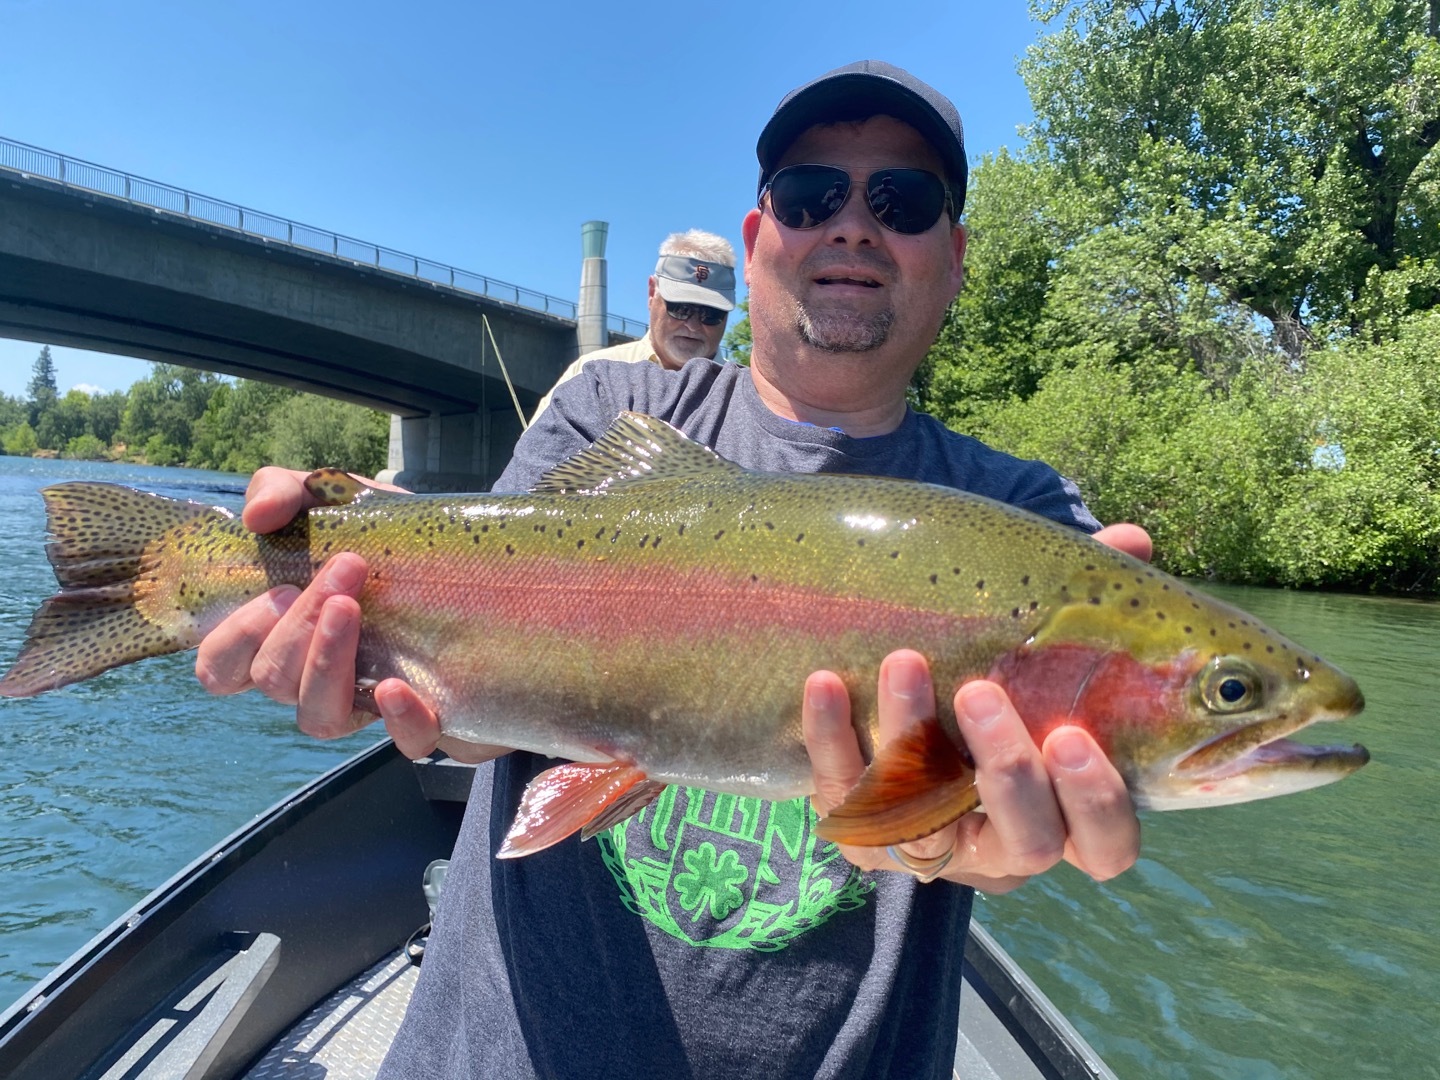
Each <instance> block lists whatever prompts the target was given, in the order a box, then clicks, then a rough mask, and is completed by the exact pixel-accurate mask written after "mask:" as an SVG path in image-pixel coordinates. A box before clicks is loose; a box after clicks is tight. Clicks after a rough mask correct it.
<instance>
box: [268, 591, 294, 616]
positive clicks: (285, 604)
mask: <svg viewBox="0 0 1440 1080" xmlns="http://www.w3.org/2000/svg"><path fill="white" fill-rule="evenodd" d="M269 597H270V610H271V611H273V612H274V613H275V614H276V615H284V614H285V613H286V612H287V611H289V610H290V609H291V608H292V607H294V606H295V601H296V600H298V599H299V598H300V590H299V589H297V588H296V587H295V586H294V585H281V586H280V587H279V588H277V589H271V590H270V592H269Z"/></svg>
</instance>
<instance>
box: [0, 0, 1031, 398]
mask: <svg viewBox="0 0 1440 1080" xmlns="http://www.w3.org/2000/svg"><path fill="white" fill-rule="evenodd" d="M1036 33H1037V27H1036V26H1035V24H1033V23H1031V22H1030V21H1029V18H1028V16H1027V12H1026V5H1025V4H1024V3H1023V2H1021V0H1001V2H999V3H988V4H982V3H976V2H956V0H908V2H905V3H893V2H892V3H888V4H884V3H882V4H876V3H874V2H873V0H871V2H864V3H857V2H852V0H838V2H834V3H829V4H824V5H817V4H814V3H785V2H778V3H777V2H773V0H771V2H766V3H752V2H749V0H745V2H742V3H731V4H727V5H725V6H724V7H718V8H717V7H706V6H704V5H696V4H676V3H666V4H660V3H653V2H645V3H630V4H623V5H617V4H605V3H591V4H577V3H569V2H563V0H562V2H560V3H524V2H522V3H516V4H503V5H501V4H481V3H474V2H473V0H472V2H469V3H461V2H457V0H444V2H431V3H427V2H424V0H420V2H416V3H412V4H407V5H397V4H394V3H378V2H371V0H352V2H347V3H343V4H341V3H336V2H334V0H306V2H301V3H296V2H295V0H286V2H284V3H279V2H275V0H253V2H250V3H247V4H244V5H240V6H236V5H233V4H196V3H193V2H187V3H172V2H162V0H131V2H130V3H125V4H113V3H109V2H102V0H0V41H3V42H4V57H5V60H4V63H3V64H0V103H3V104H0V135H4V136H6V137H8V138H11V139H16V140H19V141H21V142H27V143H31V144H33V145H36V146H40V147H43V148H45V149H48V150H54V151H57V152H60V153H64V154H68V155H70V156H72V157H77V158H81V159H84V160H88V161H92V162H95V163H97V164H100V165H106V166H109V167H111V168H115V169H119V170H122V171H125V172H129V173H133V174H136V175H139V176H143V177H147V178H149V179H153V180H159V181H163V182H165V183H169V184H174V185H177V186H179V187H183V188H187V189H189V190H191V191H196V192H200V193H202V194H206V195H210V196H213V197H216V198H220V199H224V200H227V201H229V202H234V203H240V204H242V205H244V206H247V207H250V208H253V209H256V210H264V211H268V212H270V213H274V214H278V215H280V216H282V217H287V218H290V219H292V220H295V221H300V222H304V223H306V224H310V225H315V226H318V227H321V228H324V229H329V230H332V231H335V232H339V233H343V234H347V235H349V236H353V237H356V238H359V239H362V240H367V241H371V242H374V243H379V244H383V245H385V246H387V247H391V248H395V249H398V250H400V251H404V252H407V253H411V254H416V255H421V256H424V257H426V258H430V259H435V260H437V261H439V262H443V263H450V264H452V265H454V266H458V267H461V268H463V269H467V270H473V271H475V272H477V273H481V274H488V275H489V276H491V277H495V278H500V279H502V280H505V281H510V282H514V283H516V284H519V285H522V286H525V287H526V288H530V289H536V290H539V291H541V292H547V293H552V294H554V295H558V296H564V297H572V298H573V297H574V296H575V295H576V293H577V291H578V286H579V276H580V225H581V223H582V222H585V221H588V220H591V219H596V218H598V219H600V220H603V221H608V222H609V223H610V238H609V247H608V251H607V255H608V258H609V283H610V309H611V311H613V312H615V313H616V314H619V315H628V316H630V317H632V318H640V319H643V318H644V316H645V279H646V277H647V276H648V275H649V273H650V271H651V269H652V268H653V266H654V261H655V248H656V247H657V246H658V244H659V243H660V241H661V240H662V239H663V238H664V237H665V235H666V234H667V233H669V232H672V231H675V230H678V229H685V228H691V227H698V228H703V229H709V230H711V231H713V232H718V233H720V234H722V235H724V236H726V237H728V238H729V239H730V240H731V242H732V243H733V244H735V246H736V249H737V250H739V248H740V219H741V217H742V216H743V215H744V213H745V211H746V210H747V209H749V207H750V206H751V205H752V204H753V202H754V195H755V176H756V165H755V138H756V136H757V135H758V134H759V132H760V128H761V127H762V126H763V125H764V123H765V121H766V120H767V119H768V118H769V116H770V114H771V112H772V111H773V110H774V107H775V105H776V103H777V102H778V101H779V99H780V98H781V97H782V96H783V95H784V94H785V93H786V91H788V90H790V89H792V88H793V87H795V86H797V85H799V84H800V83H803V82H805V81H807V80H808V79H811V78H813V77H814V76H816V75H818V74H820V73H822V72H824V71H826V70H828V69H830V68H832V67H837V66H839V65H841V64H845V63H849V62H850V61H852V60H858V59H862V58H872V57H873V58H878V59H884V60H888V61H890V62H892V63H895V64H899V65H900V66H901V67H904V68H908V69H909V70H911V71H913V72H915V73H916V74H917V75H919V76H920V77H921V78H924V79H925V80H926V81H928V82H930V83H932V84H934V85H935V86H937V87H938V88H939V89H941V90H942V91H944V92H945V93H946V94H948V95H949V96H950V97H951V98H952V99H953V100H954V101H955V103H956V105H957V106H959V109H960V114H961V116H962V117H963V118H964V121H965V126H966V136H967V138H966V142H967V148H968V150H969V151H970V154H971V157H972V159H974V158H978V157H979V156H980V155H981V154H983V153H987V152H990V151H993V150H995V149H997V148H999V147H1000V146H1002V145H1008V146H1011V147H1015V146H1017V145H1018V144H1019V139H1018V137H1017V135H1016V127H1017V126H1018V125H1020V124H1024V123H1026V122H1028V121H1029V120H1030V118H1031V112H1030V102H1029V98H1028V95H1027V94H1026V92H1025V88H1024V86H1023V84H1022V83H1021V81H1020V79H1019V77H1018V76H1017V75H1016V73H1015V65H1016V61H1017V59H1018V58H1019V57H1020V56H1021V55H1022V54H1023V53H1024V51H1025V49H1026V47H1027V46H1028V45H1029V44H1030V43H1031V42H1032V41H1033V40H1034V39H1035V36H1036ZM38 352H39V346H38V344H35V343H31V342H18V341H11V340H5V339H0V392H4V393H9V394H23V392H24V389H25V384H26V383H27V382H28V380H29V377H30V370H31V365H32V364H33V363H34V360H35V357H36V355H37V354H38ZM53 352H54V355H55V359H56V363H57V368H58V372H59V379H60V388H61V390H62V391H64V390H66V389H68V388H70V387H71V386H74V385H77V384H86V385H88V386H91V387H96V388H100V389H107V390H109V389H122V388H124V387H127V386H129V385H130V383H132V382H134V381H135V380H136V379H138V378H142V377H144V375H145V374H147V373H148V371H149V367H148V365H147V364H145V363H143V362H140V361H135V360H129V359H123V358H118V357H113V356H104V355H100V354H93V353H85V352H81V351H79V350H73V349H58V348H57V349H55V350H53Z"/></svg>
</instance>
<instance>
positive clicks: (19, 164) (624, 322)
mask: <svg viewBox="0 0 1440 1080" xmlns="http://www.w3.org/2000/svg"><path fill="white" fill-rule="evenodd" d="M0 168H4V169H12V170H14V171H15V172H19V173H25V174H27V175H30V176H38V177H42V178H44V179H46V180H53V181H55V182H56V183H58V184H61V185H63V186H64V187H70V188H77V189H80V190H83V191H94V192H98V193H99V194H102V195H109V196H110V197H111V198H115V199H120V200H122V201H124V202H128V203H133V204H134V205H136V206H143V207H146V208H148V209H151V210H161V211H164V212H165V213H167V214H174V215H176V216H177V217H184V218H189V219H190V220H192V221H201V222H204V223H205V224H207V225H218V226H220V227H221V228H226V229H234V230H235V231H236V232H240V233H244V234H246V235H247V236H254V237H259V238H260V239H262V240H265V241H266V242H268V243H272V244H285V245H287V246H289V247H293V248H296V249H299V250H303V251H307V252H315V251H318V252H320V253H322V254H325V255H331V256H333V257H335V258H337V259H344V260H346V261H347V262H352V263H356V264H359V265H362V266H373V267H375V268H377V269H379V270H384V271H387V272H389V273H392V274H399V275H401V276H403V277H409V278H415V279H418V280H420V281H426V282H429V283H430V284H432V285H439V286H442V287H445V288H451V289H455V290H457V291H459V292H465V293H473V294H476V295H479V296H486V297H489V298H491V299H493V300H503V301H505V302H507V303H511V304H516V305H518V306H520V307H524V308H530V309H531V310H533V311H543V312H546V313H548V314H551V315H559V316H561V317H563V318H567V319H574V318H576V316H577V310H576V304H575V301H573V300H566V299H564V298H563V297H559V296H550V295H549V294H547V293H542V292H537V291H535V290H534V289H526V288H524V287H523V286H520V285H512V284H511V283H510V282H508V281H500V280H498V279H497V278H492V277H488V276H486V275H485V274H476V273H474V272H472V271H469V270H461V269H459V268H458V267H454V266H447V265H446V264H445V263H439V262H435V261H433V260H431V259H422V258H420V257H419V256H418V255H407V254H406V253H405V252H403V251H396V250H395V249H393V248H387V247H382V246H381V245H379V244H372V243H369V242H368V241H365V240H356V239H354V238H353V237H349V236H342V235H341V234H339V233H334V232H331V231H330V230H328V229H317V228H316V227H315V226H313V225H303V224H301V223H300V222H298V221H290V220H289V219H288V218H282V217H277V216H276V215H274V214H267V213H265V212H263V211H260V210H251V209H249V208H247V207H244V206H240V205H238V204H236V203H231V202H226V201H224V200H223V199H212V198H211V197H210V196H208V195H198V194H196V193H195V192H193V191H186V190H184V189H183V188H177V187H172V186H171V185H170V184H162V183H159V182H158V181H155V180H146V179H145V178H144V177H140V176H132V175H130V174H129V173H124V172H120V171H118V170H116V169H109V168H106V167H105V166H103V165H96V164H94V163H92V162H89V161H81V160H79V159H78V158H72V157H69V156H67V155H65V154H57V153H55V152H54V151H51V150H42V149H40V148H39V147H38V146H30V145H28V144H26V143H22V142H16V141H14V140H13V139H6V138H3V137H0ZM605 324H606V327H607V329H609V330H611V331H613V332H616V333H620V334H625V335H628V336H629V337H637V338H638V337H640V336H641V335H642V334H644V333H645V324H644V323H642V322H638V321H636V320H635V319H627V318H625V317H624V316H622V315H610V314H607V315H606V316H605Z"/></svg>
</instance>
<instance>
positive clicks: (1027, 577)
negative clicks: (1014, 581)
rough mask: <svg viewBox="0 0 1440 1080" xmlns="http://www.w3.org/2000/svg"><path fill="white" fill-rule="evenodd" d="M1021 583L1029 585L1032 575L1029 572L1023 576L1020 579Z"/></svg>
mask: <svg viewBox="0 0 1440 1080" xmlns="http://www.w3.org/2000/svg"><path fill="white" fill-rule="evenodd" d="M1020 584H1021V585H1029V584H1030V575H1029V574H1026V575H1025V576H1024V577H1022V578H1021V579H1020Z"/></svg>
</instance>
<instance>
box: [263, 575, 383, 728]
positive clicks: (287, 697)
mask: <svg viewBox="0 0 1440 1080" xmlns="http://www.w3.org/2000/svg"><path fill="white" fill-rule="evenodd" d="M365 572H366V571H365V560H364V559H362V558H361V557H360V556H358V555H355V554H351V553H348V552H347V553H342V554H340V555H336V556H335V557H334V558H333V559H331V560H330V561H329V562H328V563H326V564H325V566H324V567H323V568H322V569H321V571H320V573H319V574H317V575H316V577H315V580H314V581H312V582H311V583H310V585H309V586H308V587H307V588H306V589H305V591H304V592H302V593H301V594H300V598H299V599H298V600H296V601H295V603H294V604H292V605H291V607H290V610H289V611H287V612H286V613H285V615H284V616H283V617H282V618H281V619H280V621H279V622H278V623H276V624H275V629H274V630H272V631H271V632H270V635H269V636H268V637H267V638H266V639H265V643H264V644H263V645H261V646H260V651H259V652H258V653H257V654H256V656H255V663H254V664H252V665H251V668H250V677H251V678H252V679H253V680H254V681H255V685H256V686H257V687H258V688H259V690H260V692H261V693H262V694H264V695H265V696H266V697H268V698H271V699H272V700H274V701H279V702H283V703H284V704H286V705H295V704H297V703H298V702H299V700H300V679H301V676H302V674H303V673H304V670H305V661H306V659H307V658H308V657H309V655H310V641H311V638H313V637H314V635H315V627H316V625H317V623H318V621H319V619H320V610H321V608H323V607H324V606H325V601H326V600H328V599H330V597H332V596H354V595H356V594H357V593H359V591H360V589H361V587H362V586H363V585H364V584H365ZM354 662H355V657H354V654H353V653H352V654H351V656H350V663H351V668H352V670H351V673H350V680H351V683H352V685H353V683H354V678H355V676H354V671H353V666H354ZM346 712H347V714H348V712H349V710H348V709H347V710H346Z"/></svg>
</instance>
